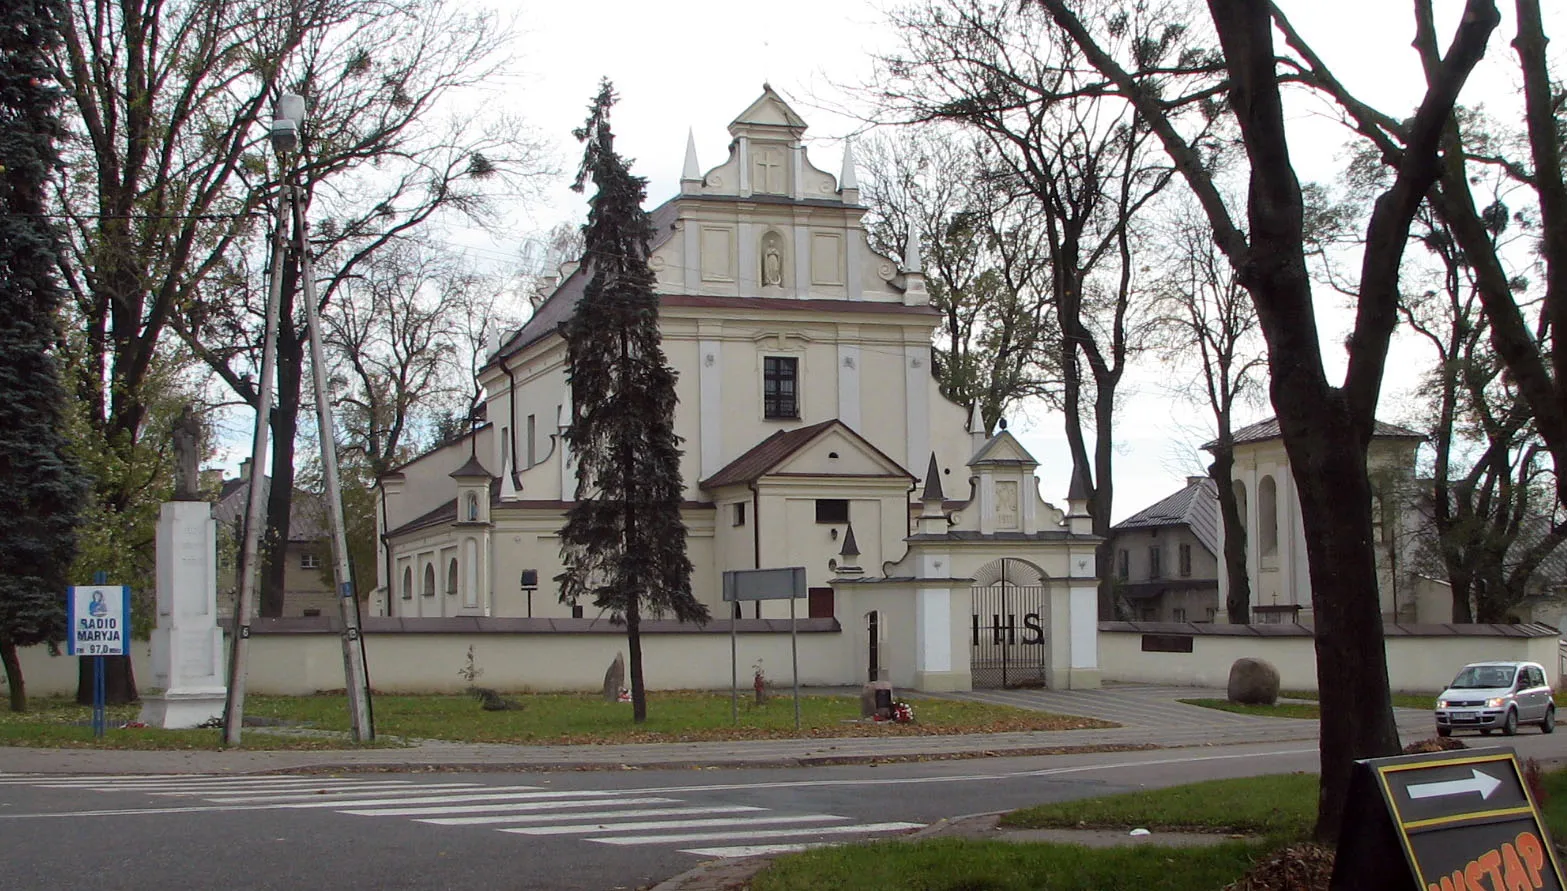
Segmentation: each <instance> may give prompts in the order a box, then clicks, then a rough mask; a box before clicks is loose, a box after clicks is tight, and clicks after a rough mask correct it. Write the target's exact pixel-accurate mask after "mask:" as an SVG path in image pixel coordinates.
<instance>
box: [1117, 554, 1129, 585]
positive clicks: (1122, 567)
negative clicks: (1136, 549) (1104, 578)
mask: <svg viewBox="0 0 1567 891" xmlns="http://www.w3.org/2000/svg"><path fill="white" fill-rule="evenodd" d="M1115 577H1116V578H1118V579H1120V580H1121V581H1123V582H1124V581H1126V580H1127V579H1129V578H1131V577H1132V555H1131V554H1129V553H1127V550H1126V548H1122V549H1120V550H1119V551H1116V552H1115Z"/></svg>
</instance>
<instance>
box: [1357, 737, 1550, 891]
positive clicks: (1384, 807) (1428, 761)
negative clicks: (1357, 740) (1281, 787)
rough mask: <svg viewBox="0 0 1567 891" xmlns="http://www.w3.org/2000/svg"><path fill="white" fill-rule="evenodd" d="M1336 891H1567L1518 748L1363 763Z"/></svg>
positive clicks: (1454, 752) (1393, 758)
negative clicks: (1367, 890) (1402, 890)
mask: <svg viewBox="0 0 1567 891" xmlns="http://www.w3.org/2000/svg"><path fill="white" fill-rule="evenodd" d="M1329 888H1330V889H1332V891H1348V889H1352V888H1354V889H1362V888H1388V889H1394V888H1409V889H1415V891H1493V889H1494V891H1525V889H1528V891H1541V889H1544V891H1563V889H1564V882H1563V879H1562V872H1561V864H1560V863H1559V862H1558V861H1557V858H1556V851H1555V848H1554V847H1553V846H1552V844H1551V840H1550V836H1549V835H1548V834H1547V832H1546V830H1545V823H1544V821H1543V820H1542V819H1541V817H1540V810H1539V807H1538V806H1537V805H1536V804H1535V802H1534V798H1533V796H1531V795H1530V794H1529V787H1528V785H1527V784H1526V783H1525V782H1524V778H1523V771H1522V770H1520V769H1519V766H1518V759H1517V757H1516V756H1515V755H1514V754H1513V750H1512V749H1507V748H1490V749H1460V750H1458V751H1453V752H1437V753H1433V754H1428V755H1404V756H1398V757H1392V758H1371V759H1367V760H1365V761H1357V762H1355V766H1354V773H1353V774H1352V776H1351V779H1350V787H1349V800H1348V802H1347V804H1346V808H1345V814H1344V824H1343V827H1342V829H1341V830H1340V835H1339V847H1338V857H1337V859H1336V861H1335V863H1334V867H1333V881H1332V884H1331V885H1329Z"/></svg>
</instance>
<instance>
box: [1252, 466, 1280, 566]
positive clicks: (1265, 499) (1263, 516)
mask: <svg viewBox="0 0 1567 891" xmlns="http://www.w3.org/2000/svg"><path fill="white" fill-rule="evenodd" d="M1257 537H1258V538H1260V539H1261V542H1260V544H1261V546H1262V556H1264V557H1276V556H1278V553H1279V487H1278V484H1277V483H1275V482H1274V481H1273V477H1271V476H1265V477H1263V478H1262V482H1261V483H1259V484H1258V485H1257Z"/></svg>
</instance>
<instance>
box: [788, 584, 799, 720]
mask: <svg viewBox="0 0 1567 891" xmlns="http://www.w3.org/2000/svg"><path fill="white" fill-rule="evenodd" d="M794 600H795V599H794V598H793V597H791V598H789V660H790V661H791V662H793V663H794V732H795V733H799V732H800V635H799V632H798V629H796V628H795V622H794V615H795V613H794Z"/></svg>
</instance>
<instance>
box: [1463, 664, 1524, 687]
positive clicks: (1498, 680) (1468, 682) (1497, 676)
mask: <svg viewBox="0 0 1567 891" xmlns="http://www.w3.org/2000/svg"><path fill="white" fill-rule="evenodd" d="M1514 671H1515V669H1512V668H1507V667H1505V666H1502V665H1471V666H1469V667H1468V668H1465V669H1464V670H1463V671H1460V672H1459V673H1458V677H1456V678H1453V683H1452V684H1451V687H1452V689H1454V690H1485V689H1491V688H1496V687H1511V686H1512V685H1513V673H1514Z"/></svg>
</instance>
